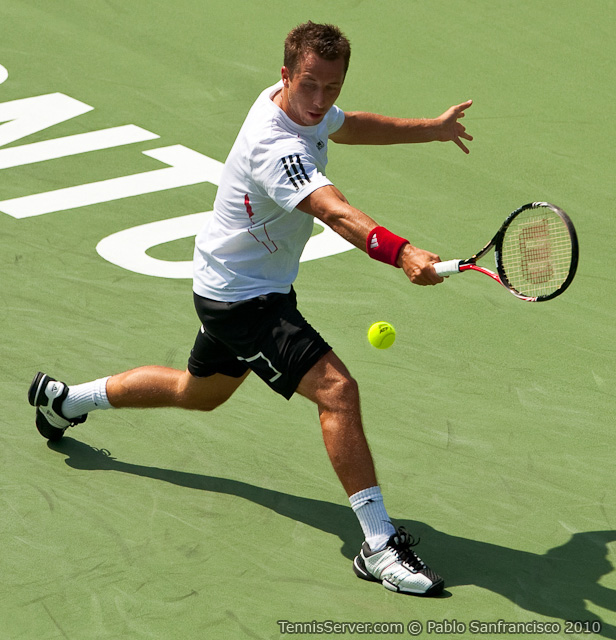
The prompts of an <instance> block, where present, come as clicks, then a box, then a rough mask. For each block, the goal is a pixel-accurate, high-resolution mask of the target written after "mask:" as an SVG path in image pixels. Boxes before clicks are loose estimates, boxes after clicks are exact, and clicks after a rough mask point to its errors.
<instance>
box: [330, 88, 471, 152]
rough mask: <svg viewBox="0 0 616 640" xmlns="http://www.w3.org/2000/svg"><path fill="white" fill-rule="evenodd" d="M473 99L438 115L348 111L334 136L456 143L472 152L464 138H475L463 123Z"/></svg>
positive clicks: (355, 140)
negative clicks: (418, 115)
mask: <svg viewBox="0 0 616 640" xmlns="http://www.w3.org/2000/svg"><path fill="white" fill-rule="evenodd" d="M471 104H473V101H472V100H467V101H466V102H463V103H462V104H458V105H454V106H453V107H450V108H449V109H447V111H445V112H444V113H442V114H441V115H440V116H439V117H438V118H429V119H422V118H391V117H388V116H382V115H378V114H376V113H366V112H363V111H351V112H347V113H345V119H344V123H343V125H342V127H340V129H338V131H336V132H335V133H333V134H332V135H331V136H330V140H333V141H334V142H338V143H340V144H404V143H416V142H434V141H440V142H449V141H453V142H455V143H456V144H457V145H458V147H460V149H462V151H464V153H469V150H468V147H467V146H466V145H465V144H464V142H462V140H463V139H464V140H472V139H473V136H471V135H469V134H468V133H466V129H465V128H464V126H463V125H462V123H461V122H460V119H461V118H463V117H464V112H465V111H466V109H468V108H469V107H470V106H471Z"/></svg>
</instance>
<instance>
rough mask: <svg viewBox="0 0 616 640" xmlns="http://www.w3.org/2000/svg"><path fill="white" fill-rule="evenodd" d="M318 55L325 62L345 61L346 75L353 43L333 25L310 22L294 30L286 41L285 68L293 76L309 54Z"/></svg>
mask: <svg viewBox="0 0 616 640" xmlns="http://www.w3.org/2000/svg"><path fill="white" fill-rule="evenodd" d="M310 52H312V53H316V54H317V55H318V56H319V57H321V58H323V59H324V60H337V59H338V58H342V59H343V60H344V74H345V75H346V72H347V69H348V68H349V60H350V59H351V43H350V42H349V41H348V40H347V38H346V37H345V35H344V34H343V33H342V31H340V29H339V28H338V27H336V26H335V25H333V24H317V23H314V22H312V21H311V20H309V21H308V22H304V23H303V24H300V25H298V26H297V27H295V29H293V30H292V31H291V32H290V33H289V35H288V36H287V37H286V40H285V41H284V66H285V67H286V68H287V69H288V70H289V74H290V75H291V76H293V74H294V73H295V71H296V70H297V68H298V67H299V65H300V63H301V60H302V58H303V57H304V56H305V55H306V54H307V53H310Z"/></svg>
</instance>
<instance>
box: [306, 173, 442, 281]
mask: <svg viewBox="0 0 616 640" xmlns="http://www.w3.org/2000/svg"><path fill="white" fill-rule="evenodd" d="M297 208H298V209H299V210H300V211H303V212H304V213H308V214H309V215H312V216H314V217H315V218H318V219H319V220H321V222H323V223H324V224H326V225H327V226H328V227H330V228H331V229H333V230H334V231H335V232H336V233H337V234H339V235H340V236H342V237H343V238H344V239H345V240H347V241H348V242H350V243H351V244H352V245H354V246H356V247H357V248H358V249H361V250H362V251H364V252H365V253H368V251H367V240H368V237H369V236H370V234H371V233H372V232H373V231H374V229H375V228H376V227H378V226H379V225H378V223H377V222H375V221H374V220H373V219H372V218H371V217H370V216H368V215H367V214H365V213H364V212H363V211H360V210H359V209H356V208H355V207H353V206H352V205H351V204H350V203H349V201H348V200H347V199H346V198H345V197H344V195H343V194H342V193H341V192H340V191H339V190H338V189H337V188H336V187H334V186H333V185H328V186H325V187H321V188H320V189H316V190H315V191H313V192H312V193H311V194H310V195H309V196H308V197H306V198H304V199H303V200H302V201H301V202H300V203H299V204H298V205H297ZM396 262H397V266H398V267H401V268H402V269H403V271H404V273H405V274H406V275H407V277H408V278H409V280H410V281H411V282H412V283H413V284H418V285H433V284H438V283H439V282H442V281H443V279H442V278H441V277H440V276H438V275H437V274H436V272H435V271H434V268H433V266H432V265H433V264H434V263H436V262H439V257H438V256H437V255H436V254H434V253H432V252H430V251H424V250H423V249H419V248H418V247H415V246H413V245H412V244H410V243H409V242H406V243H405V244H404V245H403V246H402V247H401V249H400V252H399V253H398V256H397V261H396Z"/></svg>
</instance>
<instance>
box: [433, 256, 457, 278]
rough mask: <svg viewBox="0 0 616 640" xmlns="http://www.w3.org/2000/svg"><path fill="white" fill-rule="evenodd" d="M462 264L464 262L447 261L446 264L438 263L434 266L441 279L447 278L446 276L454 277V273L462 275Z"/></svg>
mask: <svg viewBox="0 0 616 640" xmlns="http://www.w3.org/2000/svg"><path fill="white" fill-rule="evenodd" d="M460 262H462V261H461V260H446V261H445V262H436V263H435V264H434V265H433V266H434V270H435V271H436V273H437V274H438V275H439V276H441V278H445V277H446V276H452V275H453V274H454V273H460Z"/></svg>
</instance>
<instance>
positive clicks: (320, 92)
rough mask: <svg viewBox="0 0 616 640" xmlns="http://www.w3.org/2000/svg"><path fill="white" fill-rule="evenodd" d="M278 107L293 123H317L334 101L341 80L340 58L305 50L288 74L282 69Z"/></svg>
mask: <svg viewBox="0 0 616 640" xmlns="http://www.w3.org/2000/svg"><path fill="white" fill-rule="evenodd" d="M282 81H283V85H284V88H285V90H286V91H283V99H282V105H281V106H282V109H283V111H284V112H285V113H286V114H287V115H288V116H289V118H291V120H293V122H296V123H297V124H300V125H302V126H305V127H310V126H313V125H315V124H319V122H321V120H323V118H324V117H325V114H326V113H327V112H328V111H329V110H330V109H331V108H332V106H333V105H334V102H335V101H336V100H337V98H338V96H339V95H340V91H341V89H342V84H343V83H344V60H343V59H342V58H338V59H336V60H324V59H323V58H320V57H319V56H318V55H316V54H315V53H308V54H307V55H305V56H304V58H303V59H302V60H301V62H300V65H299V68H298V69H296V70H295V73H294V74H293V76H292V77H291V76H290V74H289V71H288V69H287V68H286V67H283V68H282Z"/></svg>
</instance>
